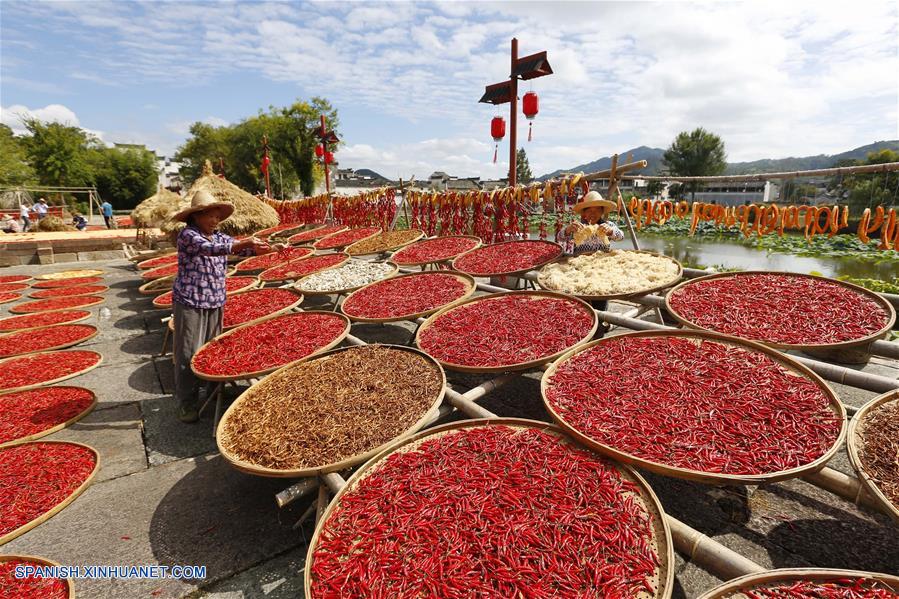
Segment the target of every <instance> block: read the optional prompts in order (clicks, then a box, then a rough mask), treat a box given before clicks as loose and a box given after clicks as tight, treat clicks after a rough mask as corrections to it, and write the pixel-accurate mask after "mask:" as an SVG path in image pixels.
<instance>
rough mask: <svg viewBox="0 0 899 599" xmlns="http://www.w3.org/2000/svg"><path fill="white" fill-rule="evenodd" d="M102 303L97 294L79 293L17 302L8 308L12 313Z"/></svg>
mask: <svg viewBox="0 0 899 599" xmlns="http://www.w3.org/2000/svg"><path fill="white" fill-rule="evenodd" d="M100 303H103V298H102V297H100V296H97V295H79V296H76V297H58V298H53V299H42V300H34V301H31V302H25V303H23V304H17V305H16V306H13V307H12V308H10V310H9V311H10V312H12V313H14V314H28V313H31V312H49V311H51V310H65V309H68V308H82V307H87V306H93V305H95V304H100Z"/></svg>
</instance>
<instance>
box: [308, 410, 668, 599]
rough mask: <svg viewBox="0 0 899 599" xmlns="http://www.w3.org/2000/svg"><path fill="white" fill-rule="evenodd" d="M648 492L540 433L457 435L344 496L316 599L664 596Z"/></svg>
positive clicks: (315, 582) (323, 553)
mask: <svg viewBox="0 0 899 599" xmlns="http://www.w3.org/2000/svg"><path fill="white" fill-rule="evenodd" d="M639 492H640V491H639V488H638V487H637V486H636V485H634V484H633V483H631V482H629V481H627V480H625V479H624V478H623V477H622V476H621V474H620V473H619V472H618V471H617V470H616V469H615V467H614V466H612V465H611V464H610V463H609V462H607V461H605V460H603V459H601V458H599V457H597V456H596V455H594V454H592V453H589V452H587V451H584V450H582V449H578V448H576V447H574V446H572V445H570V444H567V443H565V442H563V441H562V440H561V439H559V438H558V437H556V436H554V435H551V434H549V433H546V432H543V431H540V430H537V429H524V430H522V429H518V430H516V429H513V428H510V427H507V426H499V425H493V426H483V427H477V428H470V429H465V430H460V431H453V432H449V433H447V434H444V435H440V436H437V437H436V438H431V439H428V440H426V441H425V442H424V443H422V444H421V445H420V446H419V447H418V448H417V449H414V450H409V451H400V452H396V453H394V454H392V455H390V456H389V457H388V458H386V459H385V460H383V461H382V462H381V463H380V464H379V465H378V467H377V468H376V469H375V470H374V471H373V472H372V473H371V474H369V475H368V476H366V477H364V478H363V479H361V480H360V481H359V482H358V484H356V485H354V487H353V488H352V489H351V490H349V491H347V492H345V493H344V494H343V495H342V497H341V499H340V503H339V504H338V506H337V508H336V509H335V510H334V511H333V512H332V514H331V515H330V516H329V518H328V519H327V520H326V521H325V522H324V524H323V526H322V529H321V536H320V537H319V540H318V544H317V546H316V548H315V551H314V553H313V555H312V563H311V575H312V596H313V597H315V598H317V599H318V598H321V599H325V598H327V599H330V598H338V597H387V596H391V597H472V596H479V597H531V598H549V597H553V598H555V597H632V596H635V595H636V594H638V593H639V592H641V591H643V592H649V594H650V595H652V596H654V595H656V593H657V589H656V587H655V583H654V582H653V581H654V580H655V579H656V576H657V575H658V572H659V558H658V556H657V554H656V553H655V551H654V550H653V548H652V544H651V542H652V535H653V530H652V515H651V514H650V513H649V512H648V511H646V510H645V509H644V508H643V506H642V504H641V503H640V502H639V501H638V499H637V496H638V494H639Z"/></svg>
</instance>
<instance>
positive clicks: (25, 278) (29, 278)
mask: <svg viewBox="0 0 899 599" xmlns="http://www.w3.org/2000/svg"><path fill="white" fill-rule="evenodd" d="M7 277H23V278H21V279H16V280H15V281H6V280H4V279H6V278H7ZM33 280H34V277H33V276H31V275H0V283H24V282H26V281H33Z"/></svg>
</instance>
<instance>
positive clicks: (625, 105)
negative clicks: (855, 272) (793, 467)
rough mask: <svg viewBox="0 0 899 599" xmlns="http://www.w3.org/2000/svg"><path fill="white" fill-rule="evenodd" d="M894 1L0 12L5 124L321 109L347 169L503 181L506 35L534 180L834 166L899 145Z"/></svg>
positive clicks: (155, 130)
mask: <svg viewBox="0 0 899 599" xmlns="http://www.w3.org/2000/svg"><path fill="white" fill-rule="evenodd" d="M897 6H899V3H897V2H895V1H884V2H854V3H846V2H842V1H841V2H827V1H818V2H727V3H724V2H706V3H685V2H662V3H644V2H639V3H638V2H616V3H609V2H593V3H587V2H575V3H565V2H489V3H488V2H447V3H430V2H414V3H413V2H396V3H376V2H314V3H299V2H290V3H288V2H204V3H195V2H161V1H157V2H124V1H118V2H94V1H90V0H82V1H69V2H62V1H56V2H37V1H28V2H16V1H9V0H4V1H3V2H2V3H0V28H2V31H0V33H2V40H0V106H2V114H0V117H2V121H3V122H4V123H6V124H9V125H10V126H12V127H13V128H14V129H17V130H20V129H21V127H20V125H19V124H18V120H17V118H16V115H17V114H22V113H30V114H33V115H36V116H38V117H40V118H44V119H48V120H59V121H65V122H70V123H73V124H78V125H79V126H81V127H83V128H85V129H88V130H91V131H94V132H95V133H96V134H97V135H99V136H100V137H101V139H103V140H104V141H106V142H108V143H110V142H138V143H145V144H147V145H148V146H149V147H151V148H153V149H156V150H158V151H160V152H161V153H164V154H169V155H170V154H172V153H173V152H174V150H175V148H176V147H177V146H178V145H179V144H180V143H182V142H183V141H184V139H185V137H186V134H187V128H188V126H189V125H190V123H192V122H194V121H198V120H202V121H206V122H209V123H213V124H224V123H230V122H235V121H238V120H240V119H241V118H243V117H246V116H248V115H251V114H254V113H255V112H256V111H257V110H258V109H259V108H264V107H267V106H269V105H276V106H281V105H286V104H289V103H290V102H292V101H293V100H294V99H296V98H309V97H312V96H315V95H321V96H324V97H327V98H329V99H330V100H332V102H334V104H335V105H336V106H337V108H338V110H339V112H340V117H341V129H340V133H341V135H342V138H343V140H344V141H345V142H346V143H345V145H344V146H343V147H341V148H340V151H339V152H338V159H339V160H340V162H341V166H344V167H353V168H362V167H368V168H372V169H374V170H377V171H379V172H381V173H382V174H384V175H388V176H393V177H396V176H402V177H409V176H411V175H413V174H414V175H415V176H417V177H418V178H423V177H427V176H428V175H429V174H430V172H431V171H433V170H445V171H447V172H450V173H452V174H456V175H460V176H475V175H479V176H482V177H494V176H500V175H501V174H502V173H504V172H505V170H506V168H507V167H506V166H505V165H504V163H503V160H502V157H503V152H500V157H501V160H500V163H499V164H497V165H493V164H492V163H491V159H492V155H493V144H492V141H491V139H490V137H489V121H490V119H491V118H492V117H493V116H494V109H493V108H492V107H490V106H487V105H484V104H478V103H477V100H478V98H479V97H480V95H481V93H482V92H483V88H484V85H485V84H488V83H493V82H496V81H500V80H501V79H502V78H504V77H506V76H508V68H509V58H508V51H509V40H510V38H511V37H512V36H517V37H518V38H519V40H520V51H521V53H522V54H529V53H532V52H535V51H538V50H544V49H545V50H547V51H548V52H549V58H550V62H551V63H552V65H553V68H554V69H555V74H554V75H552V76H550V77H545V78H542V79H538V80H536V81H534V82H533V85H532V86H531V85H529V84H528V83H525V84H523V88H522V93H523V92H524V91H526V90H527V89H529V88H531V87H533V89H534V91H537V92H538V93H539V94H540V98H541V113H540V115H539V116H538V118H537V120H536V121H535V125H534V127H535V128H534V141H533V142H531V143H529V144H524V145H525V148H526V149H527V151H528V155H529V156H530V159H531V164H532V166H533V167H534V171H535V172H536V173H543V172H547V171H550V170H554V169H556V168H565V167H571V166H574V165H576V164H580V163H583V162H587V161H590V160H593V159H595V158H598V157H600V156H604V155H608V154H611V153H613V152H620V151H624V150H626V149H628V148H631V147H635V146H638V145H649V146H660V147H664V146H666V145H667V144H669V143H670V141H671V139H672V138H673V137H674V135H675V134H676V133H677V132H678V131H681V130H685V129H692V128H694V127H697V126H703V127H706V128H707V129H710V130H712V131H715V132H716V133H718V134H720V135H721V136H722V137H723V138H724V140H725V143H726V146H727V150H728V154H729V158H730V159H731V160H752V159H756V158H765V157H782V156H790V155H793V156H796V155H809V154H819V153H833V152H839V151H842V150H846V149H849V148H852V147H855V146H859V145H862V144H866V143H870V142H872V141H875V140H880V139H896V138H899V25H897V21H899V11H897ZM504 116H506V117H507V118H508V114H507V109H506V110H505V111H504ZM520 120H521V121H522V124H521V125H520V134H519V137H520V138H526V135H527V126H526V122H525V121H524V119H520Z"/></svg>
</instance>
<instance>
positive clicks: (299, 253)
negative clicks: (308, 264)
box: [236, 247, 314, 272]
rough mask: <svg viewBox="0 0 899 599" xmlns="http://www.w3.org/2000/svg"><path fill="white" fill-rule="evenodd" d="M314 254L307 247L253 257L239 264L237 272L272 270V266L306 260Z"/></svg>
mask: <svg viewBox="0 0 899 599" xmlns="http://www.w3.org/2000/svg"><path fill="white" fill-rule="evenodd" d="M313 253H314V250H313V249H311V248H306V247H288V248H284V249H283V250H281V251H279V252H270V253H268V254H262V255H261V256H253V257H251V258H247V259H246V260H242V261H240V262H238V263H237V267H236V268H237V272H251V271H254V270H265V269H267V268H271V267H272V266H276V265H278V264H284V263H285V262H290V261H291V260H297V259H298V258H305V257H306V256H311V255H312V254H313Z"/></svg>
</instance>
